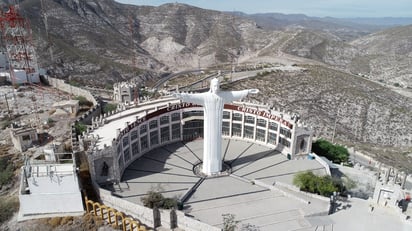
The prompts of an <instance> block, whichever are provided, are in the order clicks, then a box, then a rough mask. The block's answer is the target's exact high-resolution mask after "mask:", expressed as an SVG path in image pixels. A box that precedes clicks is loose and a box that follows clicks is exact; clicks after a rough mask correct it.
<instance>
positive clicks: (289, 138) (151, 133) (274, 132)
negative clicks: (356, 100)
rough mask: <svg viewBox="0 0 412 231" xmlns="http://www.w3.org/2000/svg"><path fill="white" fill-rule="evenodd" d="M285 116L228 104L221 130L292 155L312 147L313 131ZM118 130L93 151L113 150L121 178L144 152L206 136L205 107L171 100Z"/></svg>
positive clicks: (96, 169) (107, 153) (99, 169)
mask: <svg viewBox="0 0 412 231" xmlns="http://www.w3.org/2000/svg"><path fill="white" fill-rule="evenodd" d="M156 108H157V107H156ZM283 117H286V116H282V115H281V114H280V115H278V114H275V113H272V112H271V110H267V109H259V107H250V106H247V105H245V104H243V105H242V104H226V105H225V107H224V113H223V124H222V134H223V137H224V138H229V139H242V140H248V141H251V142H255V143H259V144H261V145H265V146H267V147H270V148H273V149H277V150H279V151H280V152H282V153H283V154H285V155H288V157H289V158H294V157H295V156H296V155H299V154H307V153H308V152H309V151H310V148H311V147H310V143H311V138H312V131H311V130H310V129H308V128H306V127H302V126H301V125H300V124H298V123H295V121H293V120H291V119H284V118H283ZM113 132H114V131H113ZM117 133H118V134H117V136H116V138H114V139H113V141H112V145H111V146H110V147H109V146H107V147H105V148H103V150H95V151H94V153H93V154H92V155H93V156H94V158H93V159H97V158H99V156H101V157H100V158H104V156H106V158H107V157H108V156H110V153H112V157H113V162H112V164H111V166H112V170H113V171H114V172H113V173H112V174H113V175H112V176H111V177H109V178H112V179H113V178H115V179H116V181H120V179H121V176H122V174H123V172H124V170H125V169H126V168H127V166H128V165H130V164H131V163H132V162H133V161H135V160H136V159H138V158H140V157H141V156H142V155H144V154H145V153H147V152H149V151H151V150H153V149H155V148H158V147H161V146H164V145H167V144H170V143H174V142H179V141H190V140H193V139H196V138H198V137H201V136H203V109H202V107H201V106H198V105H194V104H191V103H179V104H168V105H167V106H166V107H162V108H161V109H158V110H155V111H154V112H151V113H147V114H146V115H145V116H142V117H138V118H137V117H135V120H134V121H132V122H127V126H126V127H125V128H124V129H123V130H120V129H118V130H117ZM91 161H93V160H91ZM100 163H102V162H101V161H100ZM106 165H107V163H106ZM108 166H110V164H109V165H108ZM104 169H105V166H102V165H101V164H100V166H98V165H94V174H92V175H95V179H96V181H97V182H100V183H101V182H102V181H104V177H103V179H99V177H98V176H101V175H108V174H107V173H104V172H103V171H104ZM99 172H100V173H99Z"/></svg>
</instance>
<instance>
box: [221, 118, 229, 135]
mask: <svg viewBox="0 0 412 231" xmlns="http://www.w3.org/2000/svg"><path fill="white" fill-rule="evenodd" d="M222 135H225V136H229V135H230V122H227V121H223V122H222Z"/></svg>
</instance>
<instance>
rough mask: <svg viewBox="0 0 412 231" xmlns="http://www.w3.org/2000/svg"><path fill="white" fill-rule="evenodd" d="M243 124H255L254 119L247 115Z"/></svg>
mask: <svg viewBox="0 0 412 231" xmlns="http://www.w3.org/2000/svg"><path fill="white" fill-rule="evenodd" d="M245 123H247V124H255V117H253V116H250V115H247V116H246V117H245Z"/></svg>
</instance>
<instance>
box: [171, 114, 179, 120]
mask: <svg viewBox="0 0 412 231" xmlns="http://www.w3.org/2000/svg"><path fill="white" fill-rule="evenodd" d="M179 120H180V113H173V114H172V121H179Z"/></svg>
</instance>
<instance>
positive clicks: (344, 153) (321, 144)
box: [312, 139, 349, 163]
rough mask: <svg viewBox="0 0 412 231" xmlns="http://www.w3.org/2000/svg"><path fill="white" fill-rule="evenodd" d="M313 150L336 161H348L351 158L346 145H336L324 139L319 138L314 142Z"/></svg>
mask: <svg viewBox="0 0 412 231" xmlns="http://www.w3.org/2000/svg"><path fill="white" fill-rule="evenodd" d="M312 151H313V152H314V153H316V154H318V155H319V156H324V157H326V158H328V160H330V161H332V162H334V163H346V162H348V159H349V152H348V150H347V149H346V148H345V147H343V146H341V145H334V144H332V143H330V142H329V141H326V140H323V139H319V140H317V141H316V142H314V143H313V144H312Z"/></svg>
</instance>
